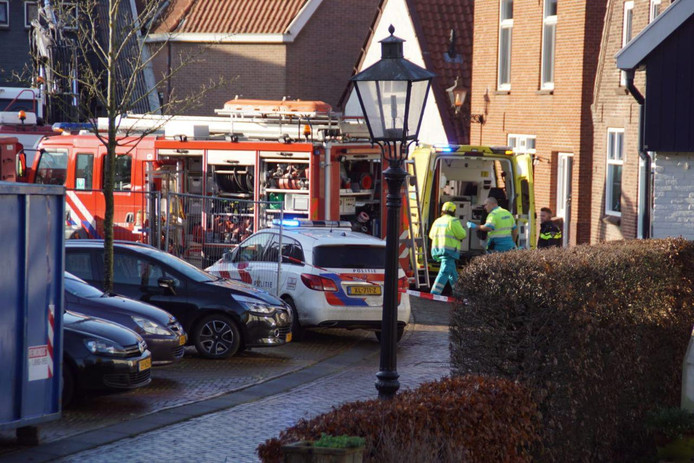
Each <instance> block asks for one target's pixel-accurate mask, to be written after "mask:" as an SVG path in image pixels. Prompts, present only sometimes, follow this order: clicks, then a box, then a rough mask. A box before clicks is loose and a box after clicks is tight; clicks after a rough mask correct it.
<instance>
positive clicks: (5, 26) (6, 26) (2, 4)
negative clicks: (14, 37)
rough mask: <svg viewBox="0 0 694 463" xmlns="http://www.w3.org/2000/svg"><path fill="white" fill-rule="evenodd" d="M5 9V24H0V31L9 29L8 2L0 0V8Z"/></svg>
mask: <svg viewBox="0 0 694 463" xmlns="http://www.w3.org/2000/svg"><path fill="white" fill-rule="evenodd" d="M3 7H4V9H5V22H0V29H9V28H10V0H0V8H3Z"/></svg>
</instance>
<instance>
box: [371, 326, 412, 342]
mask: <svg viewBox="0 0 694 463" xmlns="http://www.w3.org/2000/svg"><path fill="white" fill-rule="evenodd" d="M375 334H376V339H378V342H381V330H378V331H376V332H375ZM404 334H405V327H404V326H398V334H397V336H396V338H395V342H400V340H401V339H402V336H403V335H404Z"/></svg>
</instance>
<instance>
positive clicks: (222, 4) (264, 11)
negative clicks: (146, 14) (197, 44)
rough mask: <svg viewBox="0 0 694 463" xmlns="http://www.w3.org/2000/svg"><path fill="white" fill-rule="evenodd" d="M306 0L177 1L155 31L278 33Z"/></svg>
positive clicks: (284, 28) (292, 18)
mask: <svg viewBox="0 0 694 463" xmlns="http://www.w3.org/2000/svg"><path fill="white" fill-rule="evenodd" d="M307 1H309V0H187V1H185V0H177V1H176V2H175V3H174V5H173V7H172V8H171V9H170V10H169V12H168V13H167V18H165V20H164V22H163V24H162V26H161V27H160V28H159V30H158V32H179V33H217V34H282V33H284V32H286V31H287V28H288V27H289V25H290V24H291V22H292V21H293V20H294V18H295V17H296V15H297V14H298V13H299V11H301V8H302V7H303V6H304V5H305V4H306V3H307ZM173 18H175V20H173Z"/></svg>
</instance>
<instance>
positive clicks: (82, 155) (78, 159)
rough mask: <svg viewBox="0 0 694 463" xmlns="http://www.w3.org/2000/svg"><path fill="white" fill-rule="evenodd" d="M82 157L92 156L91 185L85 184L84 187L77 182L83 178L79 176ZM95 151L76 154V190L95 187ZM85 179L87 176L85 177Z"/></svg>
mask: <svg viewBox="0 0 694 463" xmlns="http://www.w3.org/2000/svg"><path fill="white" fill-rule="evenodd" d="M81 157H89V158H91V163H90V165H91V175H90V176H89V183H90V184H89V186H86V185H85V186H83V187H82V188H80V187H79V185H78V184H77V181H78V180H79V179H80V178H82V177H79V176H78V172H79V168H80V158H81ZM94 158H95V156H94V153H76V154H75V190H93V189H94ZM84 178H85V180H86V178H87V177H84Z"/></svg>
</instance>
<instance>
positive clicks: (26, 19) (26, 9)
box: [24, 2, 39, 29]
mask: <svg viewBox="0 0 694 463" xmlns="http://www.w3.org/2000/svg"><path fill="white" fill-rule="evenodd" d="M30 6H33V7H34V8H36V18H38V16H39V3H38V2H24V28H25V29H30V28H31V20H32V19H34V18H29V7H30Z"/></svg>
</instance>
